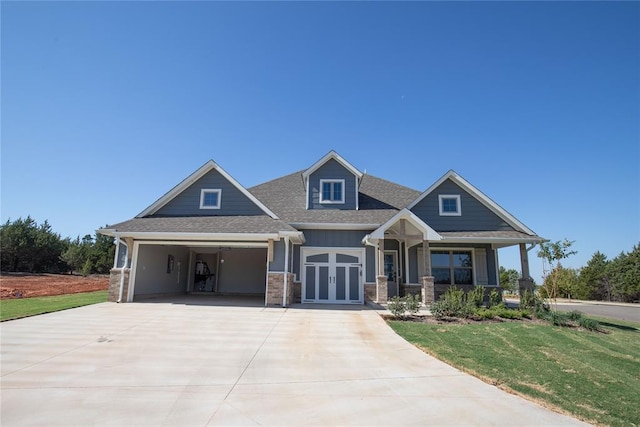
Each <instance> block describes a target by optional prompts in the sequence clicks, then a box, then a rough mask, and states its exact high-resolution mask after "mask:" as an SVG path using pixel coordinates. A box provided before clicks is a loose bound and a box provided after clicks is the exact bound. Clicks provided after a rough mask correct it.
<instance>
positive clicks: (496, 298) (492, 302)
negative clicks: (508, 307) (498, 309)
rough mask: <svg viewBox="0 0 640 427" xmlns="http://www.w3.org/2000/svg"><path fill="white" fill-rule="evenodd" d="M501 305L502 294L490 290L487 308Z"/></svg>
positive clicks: (495, 290)
mask: <svg viewBox="0 0 640 427" xmlns="http://www.w3.org/2000/svg"><path fill="white" fill-rule="evenodd" d="M501 303H502V292H499V291H498V290H497V289H492V290H491V293H489V307H493V306H496V305H499V304H501Z"/></svg>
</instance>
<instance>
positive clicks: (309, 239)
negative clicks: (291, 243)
mask: <svg viewBox="0 0 640 427" xmlns="http://www.w3.org/2000/svg"><path fill="white" fill-rule="evenodd" d="M301 231H302V232H304V237H305V239H306V243H305V244H304V246H319V247H324V248H332V247H336V248H361V247H363V246H364V245H363V244H362V239H363V238H364V236H365V235H367V234H368V233H370V232H371V231H364V230H301Z"/></svg>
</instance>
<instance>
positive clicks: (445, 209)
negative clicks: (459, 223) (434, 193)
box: [438, 194, 462, 216]
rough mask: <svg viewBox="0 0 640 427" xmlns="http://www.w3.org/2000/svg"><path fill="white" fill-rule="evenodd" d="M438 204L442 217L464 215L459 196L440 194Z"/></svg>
mask: <svg viewBox="0 0 640 427" xmlns="http://www.w3.org/2000/svg"><path fill="white" fill-rule="evenodd" d="M438 202H439V204H440V216H460V215H462V208H461V207H460V195H459V194H440V195H438Z"/></svg>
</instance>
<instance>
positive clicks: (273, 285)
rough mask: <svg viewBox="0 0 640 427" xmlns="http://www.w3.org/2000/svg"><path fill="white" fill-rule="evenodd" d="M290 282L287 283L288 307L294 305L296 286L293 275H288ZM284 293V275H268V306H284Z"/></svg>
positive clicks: (266, 302)
mask: <svg viewBox="0 0 640 427" xmlns="http://www.w3.org/2000/svg"><path fill="white" fill-rule="evenodd" d="M287 275H288V276H289V280H288V283H287V298H286V302H285V304H286V305H287V306H289V305H291V304H293V298H294V293H295V285H294V283H293V279H294V275H293V273H287ZM283 293H284V273H267V292H266V301H265V304H266V305H279V306H282V294H283Z"/></svg>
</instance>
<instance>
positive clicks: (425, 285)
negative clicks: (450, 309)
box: [420, 276, 436, 305]
mask: <svg viewBox="0 0 640 427" xmlns="http://www.w3.org/2000/svg"><path fill="white" fill-rule="evenodd" d="M420 280H421V281H422V303H423V304H426V305H428V304H431V303H432V302H434V301H435V297H436V294H435V286H434V284H433V281H434V278H433V276H422V277H421V278H420Z"/></svg>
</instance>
